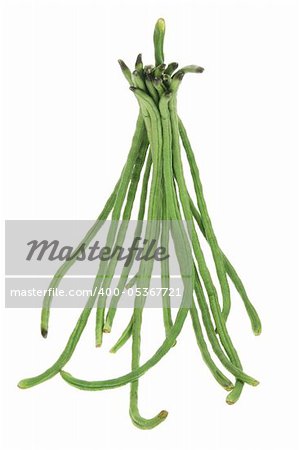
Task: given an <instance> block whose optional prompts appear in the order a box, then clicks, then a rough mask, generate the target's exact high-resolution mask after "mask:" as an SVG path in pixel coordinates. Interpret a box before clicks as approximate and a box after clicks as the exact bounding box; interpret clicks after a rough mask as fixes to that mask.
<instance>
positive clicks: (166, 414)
mask: <svg viewBox="0 0 299 450" xmlns="http://www.w3.org/2000/svg"><path fill="white" fill-rule="evenodd" d="M167 416H168V411H165V409H163V410H162V411H161V412H159V414H158V417H159V418H160V419H163V420H165V419H166V417H167Z"/></svg>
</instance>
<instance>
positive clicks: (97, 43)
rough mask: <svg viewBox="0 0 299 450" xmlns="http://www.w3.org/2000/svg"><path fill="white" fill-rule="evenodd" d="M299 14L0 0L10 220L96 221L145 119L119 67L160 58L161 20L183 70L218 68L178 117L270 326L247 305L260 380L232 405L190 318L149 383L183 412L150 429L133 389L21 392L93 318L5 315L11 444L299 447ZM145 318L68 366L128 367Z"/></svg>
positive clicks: (249, 350) (226, 244)
mask: <svg viewBox="0 0 299 450" xmlns="http://www.w3.org/2000/svg"><path fill="white" fill-rule="evenodd" d="M297 6H298V2H296V1H289V0H281V1H275V0H273V1H266V0H256V1H254V0H250V1H249V0H248V1H243V0H239V1H237V0H235V1H233V0H231V1H228V0H219V1H216V0H215V1H199V0H196V1H195V0H194V1H191V0H189V1H188V0H187V1H183V0H179V1H178V0H176V1H174V0H172V1H155V0H151V1H148V2H142V1H137V0H136V1H133V0H127V1H125V0H124V1H121V0H119V1H116V0H109V1H107V2H103V1H91V0H85V1H83V0H82V1H79V0H78V1H76V0H69V1H67V0H65V1H64V0H60V1H59V0H56V1H54V0H48V1H46V0H40V1H37V0H36V1H34V0H33V1H25V0H24V1H15V0H10V1H8V0H7V1H2V3H1V16H2V22H1V44H2V45H1V52H2V58H1V60H2V67H1V76H2V98H1V107H2V125H3V127H2V144H1V147H2V149H3V150H4V166H2V167H4V171H3V175H2V182H3V191H2V192H3V193H4V195H3V205H4V216H5V218H7V219H35V218H36V219H54V218H57V219H62V218H63V219H75V218H79V219H91V218H95V217H96V216H97V214H98V213H99V212H100V210H101V208H102V206H103V204H104V201H105V199H106V198H107V196H108V195H109V194H110V192H111V190H112V188H113V186H114V183H115V182H116V180H117V178H118V175H119V173H120V170H121V167H122V165H123V163H124V161H125V158H126V155H127V152H128V148H129V144H130V139H131V135H132V132H133V129H134V123H135V117H136V115H137V104H136V101H135V99H134V97H133V95H132V93H131V92H130V91H129V89H128V86H127V83H126V81H125V80H124V79H123V77H122V75H121V73H120V70H119V67H118V65H117V62H116V61H117V59H118V58H123V59H124V60H125V61H126V62H127V64H129V65H130V66H131V67H132V64H133V63H134V60H135V57H136V55H137V53H139V52H140V51H142V52H143V57H144V61H145V62H146V63H151V62H152V61H153V49H152V32H153V26H154V23H155V21H156V19H157V18H158V17H160V16H162V17H164V18H165V20H166V26H167V34H166V42H165V53H166V59H167V61H173V60H174V61H176V60H177V61H179V62H180V64H182V65H185V64H190V63H191V64H192V63H194V64H200V65H202V66H203V67H205V72H204V74H203V75H198V76H197V75H194V76H191V75H190V76H188V77H185V79H184V82H183V86H182V88H181V92H180V98H179V108H180V114H181V116H182V117H183V120H184V122H185V124H186V126H187V129H188V131H189V135H190V138H191V142H192V143H193V145H194V147H195V148H196V156H197V160H198V163H199V165H200V169H201V174H202V179H203V184H204V187H205V194H206V198H207V202H208V205H209V209H210V213H211V216H212V219H213V223H214V228H215V230H216V234H217V236H218V238H219V241H220V243H221V246H222V248H223V249H224V250H225V252H226V253H227V254H228V255H229V257H230V259H231V260H232V261H233V263H234V264H235V265H236V266H237V268H238V270H239V272H240V274H241V275H242V277H243V279H244V281H245V283H246V286H247V288H248V291H249V294H250V296H251V298H252V300H253V302H254V304H255V305H256V307H257V309H258V311H259V312H260V315H261V317H262V320H263V334H262V335H261V336H260V337H254V336H253V335H252V334H251V331H250V327H249V323H248V319H247V317H246V315H245V312H244V309H243V307H242V305H241V302H240V299H239V298H238V296H236V295H235V294H234V295H233V310H232V314H231V317H230V319H229V323H228V325H229V330H230V332H231V335H232V337H233V339H234V342H235V344H236V346H237V348H238V350H239V353H240V355H241V359H242V361H243V365H244V366H245V368H246V371H247V372H249V373H250V374H251V375H254V376H255V377H257V378H258V379H259V380H260V381H261V384H260V386H259V387H257V388H250V387H246V388H245V389H244V393H243V395H242V398H241V400H240V401H239V402H238V403H237V404H236V405H234V406H228V405H226V403H225V392H224V391H222V389H221V388H219V387H218V385H217V384H216V383H215V382H214V380H213V379H212V377H211V375H210V373H209V371H208V369H207V368H206V367H205V365H204V364H203V362H202V360H201V356H200V354H199V351H198V348H197V347H196V343H195V339H194V336H193V331H192V327H191V321H190V320H189V319H188V320H187V322H186V324H185V326H184V329H183V332H182V334H181V335H180V338H179V341H178V344H177V345H176V347H175V348H173V349H172V350H171V351H170V352H169V354H168V355H167V356H166V357H165V358H164V359H163V360H162V361H161V362H160V363H159V364H158V365H157V366H156V367H155V368H153V369H152V370H151V371H150V372H148V373H147V374H146V375H145V376H144V377H143V378H142V380H141V382H140V408H141V412H142V414H143V415H145V416H146V417H151V416H152V415H154V414H156V413H157V412H158V411H159V410H160V409H167V410H168V411H169V416H168V418H167V420H166V421H165V422H164V423H163V424H162V425H160V426H159V427H158V428H156V429H154V430H152V431H147V432H146V431H141V430H139V429H137V428H135V427H134V426H133V425H132V424H131V422H130V419H129V416H128V396H129V387H128V386H126V387H123V388H120V389H116V390H112V391H106V392H81V391H78V390H76V389H73V388H72V387H70V386H68V385H66V384H65V383H64V382H63V381H62V380H61V379H60V378H59V376H57V377H56V378H54V379H52V380H50V381H49V382H47V383H45V384H43V385H40V386H38V387H35V388H33V389H31V390H27V391H21V390H19V389H18V388H17V387H16V385H17V382H18V380H19V379H20V378H23V377H25V376H31V375H35V374H37V373H39V372H40V371H42V370H44V369H45V368H46V367H47V366H49V365H50V364H51V363H52V362H53V361H54V360H55V358H56V357H57V356H58V354H59V352H60V350H61V349H62V347H63V345H64V342H65V341H66V339H67V337H68V335H69V333H70V331H71V329H72V326H73V324H74V321H75V318H76V316H77V315H78V313H79V312H78V311H74V310H72V311H70V310H67V311H64V310H55V311H53V313H52V317H51V324H50V325H51V328H50V333H49V337H48V339H47V340H46V341H45V340H43V339H42V338H41V337H40V335H39V311H38V310H27V311H25V310H6V311H2V312H3V314H2V326H1V330H2V343H3V345H2V349H3V357H2V359H1V361H2V365H1V366H2V369H1V372H2V376H3V380H2V387H3V397H4V398H3V400H4V408H3V410H4V411H3V419H2V420H1V425H3V428H4V439H5V442H4V444H3V446H2V448H5V449H14V450H16V449H22V450H27V449H42V450H47V449H51V450H52V449H72V450H74V449H82V450H83V449H86V450H89V449H90V450H91V449H111V450H114V449H115V450H116V449H120V448H122V449H130V450H135V449H141V448H142V449H154V448H155V449H160V448H161V449H162V448H175V449H195V448H200V449H202V450H212V449H215V450H216V449H217V450H222V449H230V450H233V449H240V448H242V449H248V450H249V449H250V450H252V449H255V450H266V449H271V450H274V449H284V450H286V449H292V450H293V449H296V448H298V439H297V437H298V432H297V429H296V428H297V425H298V344H297V342H298V341H297V340H298V289H297V278H298V272H297V270H298V264H297V253H298V247H297V238H298V221H297V219H298V217H297V212H298V209H297V207H298V196H297V194H298V189H297V188H298V183H297V181H298V162H297V151H298V132H297V125H298V76H299V74H298V50H299V49H298V8H297ZM186 176H187V175H186ZM187 178H188V177H187ZM188 180H189V178H188ZM3 302H4V300H2V303H3ZM146 313H147V314H146V316H147V317H146V319H145V327H144V331H143V353H142V358H144V359H145V358H146V357H147V356H150V355H151V354H152V352H153V351H154V349H155V348H156V347H157V346H158V344H159V343H160V342H161V341H162V339H163V330H162V324H161V312H160V311H158V312H157V311H156V312H155V313H153V312H150V311H146ZM129 314H130V311H125V310H123V311H122V312H121V314H119V316H118V318H117V320H116V322H115V328H114V330H113V333H112V334H111V335H109V336H107V339H106V341H105V343H104V345H103V348H102V349H101V350H99V349H97V350H96V349H95V348H94V345H93V344H94V342H93V338H94V336H93V328H94V324H93V322H92V320H91V321H90V323H89V326H88V327H87V328H88V329H87V331H86V333H85V334H84V336H83V338H82V340H81V342H80V344H79V345H78V349H77V351H76V353H75V355H74V357H73V359H72V360H71V362H70V363H69V364H68V366H67V369H68V370H69V371H70V372H72V373H74V374H76V375H77V376H81V377H83V378H89V379H104V378H106V377H111V376H114V375H115V376H116V375H118V374H123V373H125V372H126V371H127V370H128V369H129V364H130V345H127V347H126V348H124V349H122V350H121V351H120V352H119V354H117V355H111V354H109V353H108V349H109V348H110V346H111V345H112V343H113V342H114V341H115V340H116V339H117V338H118V336H119V333H120V332H121V331H122V326H124V325H125V324H126V321H127V320H128V317H129ZM105 337H106V336H105ZM2 405H3V402H2Z"/></svg>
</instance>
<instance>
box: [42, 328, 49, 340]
mask: <svg viewBox="0 0 299 450" xmlns="http://www.w3.org/2000/svg"><path fill="white" fill-rule="evenodd" d="M40 332H41V335H42V337H43V338H45V339H46V338H47V336H48V330H47V329H46V328H41V330H40Z"/></svg>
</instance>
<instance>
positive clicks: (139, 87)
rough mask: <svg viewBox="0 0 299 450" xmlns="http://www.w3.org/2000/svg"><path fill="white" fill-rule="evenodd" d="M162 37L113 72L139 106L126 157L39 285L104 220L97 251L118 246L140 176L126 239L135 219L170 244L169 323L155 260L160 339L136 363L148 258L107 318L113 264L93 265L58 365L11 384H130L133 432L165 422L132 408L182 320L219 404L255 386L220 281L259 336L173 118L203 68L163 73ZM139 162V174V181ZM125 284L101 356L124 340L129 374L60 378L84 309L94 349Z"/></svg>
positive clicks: (47, 303) (44, 324)
mask: <svg viewBox="0 0 299 450" xmlns="http://www.w3.org/2000/svg"><path fill="white" fill-rule="evenodd" d="M164 35H165V22H164V20H163V19H159V20H158V21H157V24H156V26H155V30H154V48H155V65H154V66H153V65H145V66H144V64H143V61H142V56H141V54H139V55H138V56H137V58H136V63H135V69H134V70H133V72H131V71H130V69H129V68H128V66H127V65H126V64H125V63H124V62H123V61H122V60H119V64H120V67H121V70H122V72H123V74H124V76H125V78H126V80H127V81H128V83H129V85H130V89H131V91H132V92H133V94H134V96H135V97H136V100H137V102H138V104H139V116H138V120H137V124H136V130H135V134H134V137H133V140H132V145H131V149H130V152H129V155H128V159H127V162H126V164H125V166H124V168H123V170H122V173H121V176H120V178H119V180H118V182H117V184H116V185H115V188H114V190H113V193H112V194H111V196H110V197H109V199H108V201H107V202H106V205H105V207H104V209H103V211H102V212H101V214H100V215H99V217H98V219H97V220H96V222H95V224H94V225H93V226H92V228H91V229H90V230H89V231H88V233H87V234H86V235H85V236H84V238H83V239H82V241H81V243H80V244H79V245H78V247H77V248H76V250H75V251H74V253H73V255H72V257H71V259H70V260H68V261H67V262H65V263H64V264H63V265H62V266H61V267H60V269H59V270H58V271H57V273H56V274H55V275H54V277H53V280H52V282H51V284H50V286H49V287H50V288H56V287H57V286H58V285H59V283H60V281H61V279H62V278H63V276H64V275H65V274H66V273H67V271H68V270H69V269H70V267H71V266H72V265H73V264H74V263H75V261H76V255H77V253H78V251H79V250H80V248H82V246H85V247H86V246H87V245H89V243H90V242H91V241H92V239H93V238H94V237H95V236H96V234H97V233H98V231H99V230H100V228H101V226H102V225H103V223H104V221H105V220H106V219H108V217H109V215H110V214H111V218H112V222H111V225H110V228H109V231H108V236H107V241H106V246H108V247H111V248H112V247H113V246H116V245H122V243H123V242H124V240H125V237H126V233H127V228H128V221H129V220H130V219H131V214H132V210H133V206H134V202H135V200H136V193H137V192H138V185H139V183H140V179H141V178H142V188H141V194H140V200H139V211H138V222H137V225H136V227H135V232H134V236H135V237H138V236H140V234H141V232H142V229H143V220H144V218H146V219H147V223H146V227H145V237H146V239H147V242H151V241H153V242H155V246H154V249H153V251H154V250H155V248H156V247H157V245H158V242H159V241H160V244H161V246H163V247H164V248H165V249H166V250H167V252H168V249H169V242H170V239H172V240H173V243H174V248H175V254H176V257H177V260H178V263H179V268H180V272H181V276H182V281H183V285H184V289H183V295H182V299H181V304H180V307H179V309H178V312H177V314H176V317H175V318H173V317H172V310H171V299H170V296H169V287H170V281H171V269H170V266H169V261H168V259H166V260H162V261H161V286H162V288H164V289H165V291H166V294H165V295H164V296H163V298H162V305H163V308H162V320H163V323H164V328H165V338H164V341H163V342H162V344H161V345H160V347H159V348H158V349H157V350H156V352H155V353H154V354H153V355H152V356H151V357H150V358H149V359H148V360H147V361H145V362H144V363H142V364H140V351H141V337H142V317H143V314H144V307H145V304H146V301H147V293H146V289H148V288H149V287H150V285H151V278H152V272H153V259H151V260H149V261H145V260H142V261H141V262H140V265H139V269H138V272H137V273H135V274H132V273H131V271H132V267H133V260H131V262H130V263H129V264H128V266H124V268H123V270H122V273H121V276H120V279H119V282H118V285H117V287H118V291H117V294H114V295H113V296H112V299H111V302H110V306H109V308H108V311H107V306H106V302H107V299H108V297H107V295H106V293H107V288H109V286H110V284H111V280H112V279H113V276H114V274H115V270H116V266H117V260H116V258H112V259H111V260H110V261H109V262H108V261H100V264H99V268H98V271H97V274H96V276H95V280H94V285H93V290H92V292H93V294H92V295H91V296H90V298H89V299H88V301H87V304H86V305H85V307H84V309H83V311H82V313H81V315H80V317H79V319H78V322H77V323H76V325H75V327H74V330H73V332H72V334H71V336H70V338H69V340H68V342H67V344H66V347H65V349H64V350H63V352H62V354H61V355H60V357H59V358H58V359H57V361H56V362H55V363H54V364H53V365H52V366H51V367H50V368H49V369H47V370H46V371H45V372H43V373H42V374H40V375H38V376H35V377H33V378H27V379H24V380H22V381H20V382H19V387H20V388H28V387H32V386H35V385H37V384H39V383H42V382H44V381H46V380H47V379H49V378H51V377H53V376H54V375H56V374H57V373H58V372H60V374H61V376H62V378H63V379H64V380H65V381H66V382H67V383H69V384H70V385H72V386H74V387H77V388H79V389H83V390H103V389H112V388H116V387H120V386H123V385H125V384H128V383H130V385H131V389H130V417H131V419H132V421H133V423H134V424H135V425H136V426H137V427H139V428H141V429H151V428H153V427H155V426H157V425H159V424H160V423H161V422H162V421H164V420H165V419H166V417H167V414H168V413H167V411H165V410H162V411H161V412H160V413H158V414H157V415H156V416H154V417H153V418H150V419H147V418H144V417H143V416H142V415H141V413H140V411H139V406H138V394H139V392H138V388H139V384H138V383H139V378H140V377H141V376H142V375H143V374H144V373H145V372H146V371H148V370H149V369H150V368H151V367H153V366H154V365H156V364H157V363H158V362H159V361H160V360H161V359H162V358H163V357H164V356H165V355H166V354H167V352H168V351H169V350H170V349H171V348H172V347H173V346H174V345H175V343H176V341H177V339H178V337H179V334H180V332H181V330H182V328H183V326H184V323H185V320H186V317H187V316H188V314H190V315H191V319H192V325H193V329H194V333H195V338H196V341H197V344H198V347H199V350H200V352H201V355H202V358H203V360H204V362H205V364H206V365H207V367H208V368H209V370H210V372H211V374H212V375H213V377H214V379H215V380H216V381H217V382H218V383H219V385H220V386H221V387H223V388H224V389H225V390H227V391H230V392H229V394H228V396H227V398H226V401H227V403H228V404H233V403H235V402H236V401H237V400H238V399H239V397H240V395H241V392H242V389H243V387H244V384H248V385H251V386H256V385H257V384H258V381H257V380H255V379H254V378H252V377H251V376H249V375H247V374H246V373H245V372H244V371H243V368H242V364H241V361H240V358H239V356H238V353H237V351H236V349H235V346H234V344H233V342H232V340H231V338H230V335H229V332H228V327H227V319H228V317H229V313H230V309H231V297H230V287H229V280H228V278H229V279H230V280H231V281H232V283H233V284H234V286H235V288H236V290H237V292H238V293H239V294H240V297H241V299H242V301H243V303H244V306H245V310H246V311H247V314H248V317H249V319H250V322H251V327H252V330H253V332H254V334H255V335H259V334H260V333H261V329H262V328H261V322H260V319H259V316H258V314H257V312H256V310H255V308H254V306H253V305H252V303H251V302H250V300H249V297H248V295H247V293H246V290H245V288H244V285H243V283H242V281H241V279H240V277H239V275H238V274H237V272H236V270H235V268H234V267H233V265H232V264H231V263H230V261H229V260H228V258H227V257H226V256H225V254H224V253H223V251H222V250H221V248H220V246H219V243H218V241H217V239H216V235H215V231H214V229H213V226H212V222H211V218H210V216H209V213H208V209H207V205H206V202H205V198H204V194H203V189H202V184H201V180H200V176H199V170H198V166H197V163H196V160H195V155H194V152H193V150H192V147H191V144H190V141H189V139H188V135H187V132H186V130H185V127H184V125H183V122H182V121H181V119H180V118H179V116H178V112H177V94H178V90H179V87H180V85H181V82H182V80H183V78H184V77H185V75H186V74H188V73H202V72H203V68H201V67H200V66H195V65H189V66H185V67H183V68H180V69H179V68H178V63H175V62H172V63H170V64H168V65H166V64H165V63H164V50H163V44H164ZM182 147H183V148H184V150H185V152H186V156H187V159H188V163H189V167H190V172H191V176H192V180H193V185H194V190H195V196H196V204H195V202H194V201H193V199H192V198H191V196H190V194H189V191H188V186H187V184H186V181H185V176H184V167H183V163H182V156H181V149H182ZM145 161H146V163H145ZM144 164H145V169H144V172H143V173H142V171H143V166H144ZM147 203H148V205H147ZM120 219H122V221H121V224H120V226H119V228H118V227H117V222H118V221H119V220H120ZM198 232H199V233H200V234H202V235H203V236H204V238H205V239H206V241H207V243H208V245H209V247H210V249H211V253H212V256H213V261H214V264H215V268H216V274H217V277H218V281H219V285H220V294H221V299H220V296H219V293H218V292H217V289H216V286H215V283H214V281H213V279H212V276H211V272H210V269H209V267H208V264H207V262H206V259H205V256H204V253H203V250H202V248H201V244H200V240H199V236H198ZM135 285H136V297H135V301H134V309H133V313H132V317H131V319H130V321H129V323H128V325H127V327H126V329H125V330H124V331H123V333H122V334H121V336H120V338H119V339H118V341H117V342H116V344H115V345H114V346H113V347H112V349H111V353H116V352H117V351H118V350H119V349H120V348H121V347H122V346H123V345H124V344H125V343H126V342H127V341H129V340H130V339H132V358H131V372H129V373H126V374H124V375H122V376H120V377H117V378H113V379H108V380H100V381H86V380H81V379H79V378H76V377H73V376H72V375H70V374H69V373H67V372H66V371H64V370H62V369H63V368H64V366H65V365H66V364H67V362H68V361H69V359H70V358H71V356H72V354H73V352H74V351H75V348H76V346H77V343H78V341H79V339H80V337H81V334H82V333H83V331H84V328H85V326H86V324H87V321H88V319H89V316H90V312H91V309H92V308H93V307H94V306H95V305H96V306H97V314H96V345H97V346H100V345H101V343H102V339H103V333H104V332H106V333H107V332H111V331H112V327H113V323H114V317H115V314H116V313H117V310H118V303H119V301H120V298H121V295H122V292H123V291H124V289H133V287H134V286H135ZM138 290H139V292H142V295H137V291H138ZM48 292H49V294H48V295H47V296H46V297H45V299H44V304H43V309H42V315H41V333H42V335H43V337H47V335H48V328H49V317H50V307H51V301H52V295H53V294H52V292H53V290H52V289H51V290H49V291H48ZM193 296H194V297H193ZM199 313H200V314H199ZM206 338H207V340H206ZM212 352H213V353H212ZM214 357H216V358H217V360H218V363H219V364H220V363H221V366H223V367H224V368H225V369H226V370H227V371H228V372H229V373H230V374H231V375H232V376H234V377H235V382H234V383H233V382H232V381H231V380H230V379H229V378H227V376H226V375H225V374H224V373H223V372H222V369H220V368H219V367H218V366H217V364H216V362H215V361H214Z"/></svg>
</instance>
